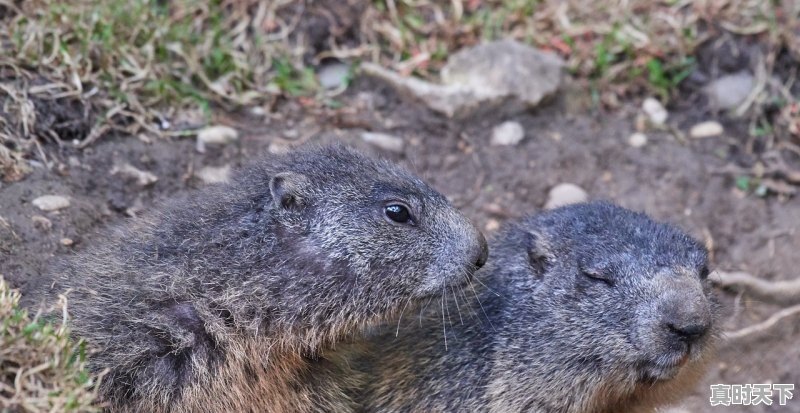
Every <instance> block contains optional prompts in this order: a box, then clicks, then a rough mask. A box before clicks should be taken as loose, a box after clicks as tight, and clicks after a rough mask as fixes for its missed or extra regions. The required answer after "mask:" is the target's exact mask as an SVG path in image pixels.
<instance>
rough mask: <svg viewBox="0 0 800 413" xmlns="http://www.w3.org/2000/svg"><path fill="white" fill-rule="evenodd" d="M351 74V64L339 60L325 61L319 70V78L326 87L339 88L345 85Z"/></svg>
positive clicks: (321, 84)
mask: <svg viewBox="0 0 800 413" xmlns="http://www.w3.org/2000/svg"><path fill="white" fill-rule="evenodd" d="M349 75H350V65H347V64H344V63H342V62H339V61H335V62H331V63H325V64H323V65H321V66H320V68H319V70H318V71H317V79H318V80H319V84H320V86H322V87H323V88H324V89H338V88H341V87H343V86H345V83H346V82H347V77H348V76H349Z"/></svg>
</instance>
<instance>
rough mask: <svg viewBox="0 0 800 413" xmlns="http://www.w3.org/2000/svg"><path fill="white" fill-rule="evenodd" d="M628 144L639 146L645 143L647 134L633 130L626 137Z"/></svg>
mask: <svg viewBox="0 0 800 413" xmlns="http://www.w3.org/2000/svg"><path fill="white" fill-rule="evenodd" d="M628 145H630V146H633V147H634V148H641V147H642V146H644V145H647V135H645V134H643V133H641V132H635V133H633V134H631V136H629V137H628Z"/></svg>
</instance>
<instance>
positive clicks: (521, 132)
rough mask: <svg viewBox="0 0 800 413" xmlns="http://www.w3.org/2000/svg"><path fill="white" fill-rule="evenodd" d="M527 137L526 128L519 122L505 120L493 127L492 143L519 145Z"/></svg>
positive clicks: (497, 144)
mask: <svg viewBox="0 0 800 413" xmlns="http://www.w3.org/2000/svg"><path fill="white" fill-rule="evenodd" d="M524 137H525V129H523V128H522V125H520V123H519V122H514V121H507V122H503V123H501V124H499V125H497V126H495V127H494V129H492V138H491V139H490V141H489V142H490V143H491V144H492V145H496V146H513V145H517V144H518V143H520V142H521V141H522V139H523V138H524Z"/></svg>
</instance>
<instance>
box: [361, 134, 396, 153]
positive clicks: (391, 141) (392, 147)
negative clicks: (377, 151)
mask: <svg viewBox="0 0 800 413" xmlns="http://www.w3.org/2000/svg"><path fill="white" fill-rule="evenodd" d="M361 139H363V140H364V142H367V143H370V144H373V145H375V146H377V147H379V148H381V149H383V150H387V151H390V152H397V153H400V152H403V147H404V146H405V143H404V142H403V139H401V138H398V137H397V136H393V135H389V134H386V133H377V132H362V133H361Z"/></svg>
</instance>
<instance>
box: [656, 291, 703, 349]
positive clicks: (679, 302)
mask: <svg viewBox="0 0 800 413" xmlns="http://www.w3.org/2000/svg"><path fill="white" fill-rule="evenodd" d="M662 323H663V326H664V330H666V333H667V334H668V335H670V336H671V337H673V338H675V339H677V340H679V341H681V342H684V343H687V344H692V343H695V342H697V341H698V340H700V339H701V338H702V337H703V336H705V335H706V333H708V331H709V330H710V329H711V310H710V308H709V305H708V302H707V300H706V299H705V298H704V297H700V296H698V297H695V298H694V299H688V297H682V299H679V298H677V297H676V298H674V299H673V300H670V301H668V304H667V308H666V311H665V312H664V315H663V318H662Z"/></svg>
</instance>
